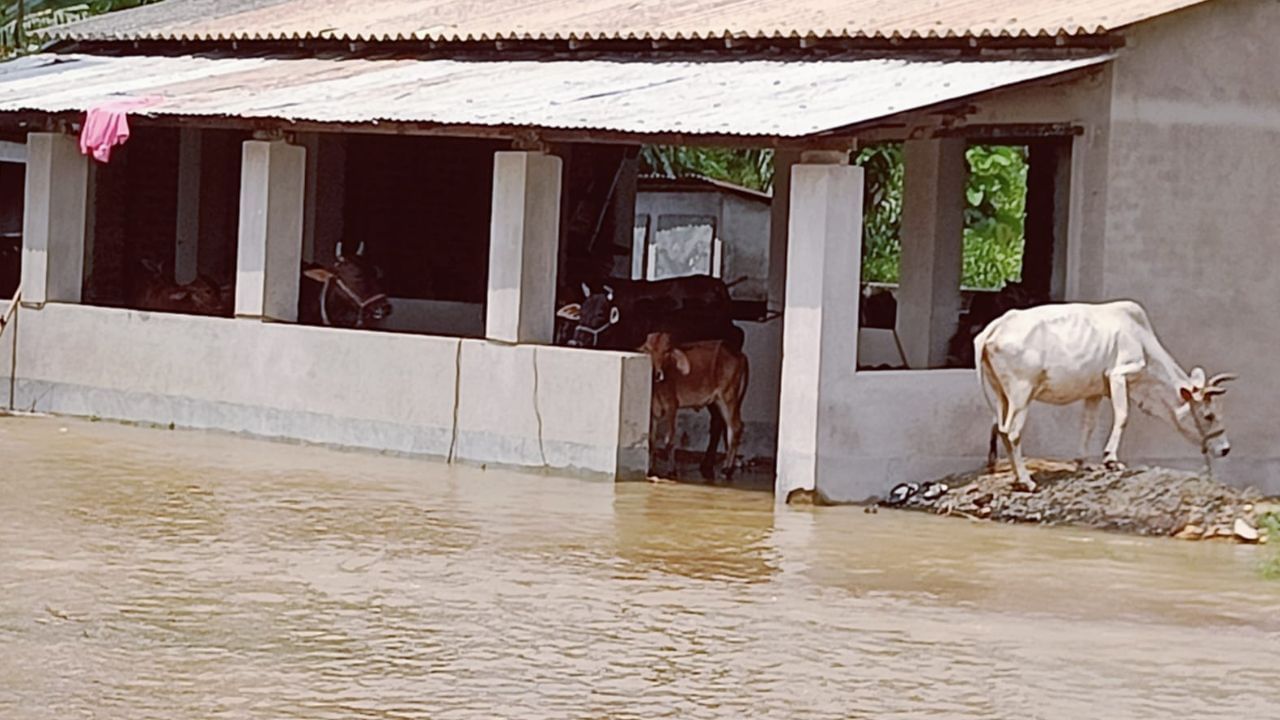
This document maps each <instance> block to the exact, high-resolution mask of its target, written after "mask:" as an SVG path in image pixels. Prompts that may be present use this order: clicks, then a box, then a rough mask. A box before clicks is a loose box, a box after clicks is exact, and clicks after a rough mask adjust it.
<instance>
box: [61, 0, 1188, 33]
mask: <svg viewBox="0 0 1280 720" xmlns="http://www.w3.org/2000/svg"><path fill="white" fill-rule="evenodd" d="M1204 1H1205V0H1075V2H1064V1H1063V0H950V1H943V0H788V1H787V2H778V1H777V0H667V1H664V2H649V1H646V2H637V1H636V0H485V1H484V2H458V0H325V1H320V0H167V1H166V2H162V3H160V4H158V5H149V6H145V7H141V8H137V9H134V10H128V11H124V12H118V13H111V14H109V15H105V16H102V17H98V18H94V19H90V20H86V21H83V22H79V23H75V24H71V25H67V26H65V27H63V28H60V29H56V30H54V31H52V34H53V35H54V36H56V37H62V38H72V39H220V38H221V39H255V38H262V39H298V38H320V37H323V38H338V39H366V40H375V39H376V40H395V39H429V40H436V41H465V40H494V39H586V38H591V39H601V38H611V39H682V38H698V39H702V38H709V37H715V38H720V37H724V36H735V37H752V38H769V37H792V36H800V37H807V36H817V37H823V36H829V35H830V36H840V37H870V38H899V37H900V38H947V37H966V36H969V37H992V36H994V37H1007V36H1011V37H1025V36H1042V35H1051V36H1052V35H1087V34H1099V33H1105V32H1109V31H1112V30H1115V29H1117V28H1122V27H1125V26H1127V25H1131V24H1133V23H1135V22H1140V21H1142V20H1146V19H1149V18H1153V17H1156V16H1159V15H1163V14H1165V13H1168V12H1172V11H1174V10H1179V9H1181V8H1185V7H1189V6H1192V5H1197V4H1199V3H1200V2H1204Z"/></svg>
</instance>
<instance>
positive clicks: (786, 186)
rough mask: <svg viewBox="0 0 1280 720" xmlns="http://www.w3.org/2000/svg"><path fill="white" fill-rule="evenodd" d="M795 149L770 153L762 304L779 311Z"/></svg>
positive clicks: (783, 299)
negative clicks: (765, 299) (766, 262)
mask: <svg viewBox="0 0 1280 720" xmlns="http://www.w3.org/2000/svg"><path fill="white" fill-rule="evenodd" d="M799 159H800V153H799V151H797V150H775V151H774V153H773V204H772V205H771V206H770V208H769V297H768V302H767V303H766V305H765V307H767V308H768V309H769V310H781V309H782V307H783V305H784V304H785V303H786V294H787V219H788V218H789V217H790V215H791V166H792V165H795V164H796V161H797V160H799Z"/></svg>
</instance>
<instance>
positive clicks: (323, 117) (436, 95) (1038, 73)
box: [0, 54, 1107, 137]
mask: <svg viewBox="0 0 1280 720" xmlns="http://www.w3.org/2000/svg"><path fill="white" fill-rule="evenodd" d="M1106 59H1107V57H1105V56H1099V57H1090V58H1075V59H1058V60H1018V61H1013V60H980V61H958V60H951V61H913V60H901V59H875V60H868V59H851V60H837V59H825V60H792V61H778V60H751V61H694V60H683V61H673V60H667V61H606V60H577V61H574V60H560V61H535V60H520V61H512V60H505V61H460V60H453V59H435V60H355V59H344V60H325V59H317V58H309V59H281V58H270V57H261V58H239V57H217V58H215V57H206V56H190V55H188V56H178V57H157V56H124V57H106V56H93V55H62V54H59V55H34V56H30V57H26V58H20V59H17V60H12V61H9V62H6V63H2V64H0V112H3V111H21V110H36V111H47V112H60V111H69V110H87V109H89V108H91V107H93V106H94V105H97V104H99V103H102V102H104V101H107V100H110V99H113V98H115V97H118V96H121V95H129V96H158V97H160V98H161V100H160V102H159V103H158V104H156V105H154V106H151V107H148V108H147V109H146V110H145V111H142V112H143V113H144V114H148V115H179V116H211V115H219V116H234V117H245V118H275V119H282V120H291V121H315V122H326V123H365V122H373V121H388V122H415V123H438V124H441V125H468V126H476V125H479V126H496V127H536V128H570V129H577V130H588V129H598V130H611V131H617V132H626V133H640V134H657V133H682V134H694V135H699V134H701V135H760V136H773V137H801V136H806V135H812V134H815V133H820V132H823V131H827V130H832V129H836V128H840V127H844V126H848V125H851V124H855V123H862V122H866V121H869V120H874V119H877V118H880V117H885V116H889V115H894V114H897V113H900V112H903V111H906V110H911V109H915V108H919V107H926V106H930V105H934V104H937V103H940V102H946V101H950V100H957V99H961V98H965V97H968V96H970V95H974V94H977V93H981V92H984V91H988V90H992V89H994V88H998V87H1003V86H1007V85H1013V84H1017V83H1022V82H1026V81H1031V80H1036V79H1040V78H1045V77H1049V76H1052V75H1056V74H1059V73H1064V72H1068V71H1071V70H1076V69H1079V68H1083V67H1087V66H1090V65H1095V64H1098V63H1101V62H1104V61H1105V60H1106Z"/></svg>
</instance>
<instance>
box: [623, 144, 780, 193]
mask: <svg viewBox="0 0 1280 720" xmlns="http://www.w3.org/2000/svg"><path fill="white" fill-rule="evenodd" d="M640 172H642V173H644V174H647V175H663V176H665V177H673V178H674V177H684V176H687V175H705V176H706V177H709V178H715V179H716V180H724V181H725V182H731V183H734V184H735V185H741V186H743V187H747V188H751V189H753V190H759V191H761V192H769V191H770V190H772V189H773V151H772V150H763V149H754V148H753V149H749V150H738V149H733V148H708V147H683V146H671V145H645V146H644V147H643V148H641V150H640Z"/></svg>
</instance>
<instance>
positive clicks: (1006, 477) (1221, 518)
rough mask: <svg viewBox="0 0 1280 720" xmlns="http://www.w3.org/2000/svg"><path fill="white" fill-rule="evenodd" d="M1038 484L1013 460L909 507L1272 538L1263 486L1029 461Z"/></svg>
mask: <svg viewBox="0 0 1280 720" xmlns="http://www.w3.org/2000/svg"><path fill="white" fill-rule="evenodd" d="M1028 466H1029V469H1030V470H1031V472H1032V473H1033V474H1034V476H1035V480H1036V482H1037V483H1038V487H1037V488H1036V490H1035V492H1025V491H1023V490H1020V489H1015V488H1014V475H1013V472H1012V470H1011V469H1010V468H1009V466H1008V464H1007V463H1001V464H1000V466H998V467H997V468H996V470H995V472H990V473H988V472H986V471H979V472H975V473H967V474H959V475H952V476H949V477H946V478H942V479H941V480H940V481H939V482H940V483H944V484H945V485H946V486H947V491H946V492H945V493H943V494H941V495H937V496H931V497H926V496H925V493H912V494H911V495H910V496H909V497H907V498H904V500H903V502H902V503H901V507H903V508H907V509H911V510H919V511H924V512H933V513H937V514H939V515H956V516H960V517H967V518H972V519H982V520H995V521H998V522H1010V523H1038V524H1041V525H1077V526H1085V527H1092V528H1097V529H1099V530H1110V531H1115V532H1124V533H1130V534H1135V535H1149V536H1165V537H1174V538H1179V539H1184V540H1208V539H1217V538H1221V539H1229V540H1234V541H1236V542H1247V543H1256V542H1266V541H1267V539H1268V538H1267V537H1266V534H1265V532H1263V531H1260V530H1259V529H1258V518H1259V517H1260V516H1261V515H1262V514H1263V513H1265V512H1270V511H1272V509H1274V508H1276V507H1277V505H1276V501H1275V500H1270V501H1269V500H1267V499H1265V498H1263V497H1262V496H1261V495H1260V494H1259V493H1258V492H1257V491H1256V490H1253V489H1243V490H1242V489H1238V488H1233V487H1229V486H1227V485H1223V484H1222V483H1220V482H1217V481H1215V480H1212V479H1210V478H1208V477H1206V476H1205V475H1202V474H1197V473H1190V472H1185V471H1181V470H1169V469H1166V468H1129V469H1125V470H1107V469H1105V468H1102V467H1091V466H1086V467H1085V468H1083V469H1077V467H1076V465H1075V463H1060V462H1051V461H1041V460H1029V461H1028Z"/></svg>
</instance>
